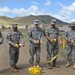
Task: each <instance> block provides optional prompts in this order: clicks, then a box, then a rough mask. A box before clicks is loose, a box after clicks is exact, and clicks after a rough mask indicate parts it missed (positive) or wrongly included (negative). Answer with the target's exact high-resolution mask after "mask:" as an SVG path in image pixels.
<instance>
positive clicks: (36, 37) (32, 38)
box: [28, 20, 44, 66]
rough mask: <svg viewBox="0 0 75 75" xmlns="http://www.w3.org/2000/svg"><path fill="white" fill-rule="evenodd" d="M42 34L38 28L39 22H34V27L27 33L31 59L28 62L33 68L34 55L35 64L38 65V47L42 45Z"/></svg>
mask: <svg viewBox="0 0 75 75" xmlns="http://www.w3.org/2000/svg"><path fill="white" fill-rule="evenodd" d="M43 38H44V37H43V32H42V29H41V28H40V27H39V20H34V26H33V27H31V28H30V30H29V32H28V39H29V42H30V45H29V52H30V55H31V58H30V60H29V62H30V63H31V65H32V66H33V62H34V54H36V63H37V65H39V63H40V45H41V44H42V43H43Z"/></svg>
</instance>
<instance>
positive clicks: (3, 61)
mask: <svg viewBox="0 0 75 75" xmlns="http://www.w3.org/2000/svg"><path fill="white" fill-rule="evenodd" d="M2 33H3V37H4V43H3V44H2V45H1V46H0V75H31V74H29V72H28V68H29V67H30V64H29V55H28V53H27V50H28V40H27V37H26V38H25V42H26V46H25V47H24V48H20V55H19V61H18V64H17V65H18V66H19V67H20V68H21V69H20V70H19V72H18V73H12V72H11V71H10V65H9V49H8V44H7V41H6V36H7V33H8V30H3V31H2ZM23 34H24V33H23ZM57 62H58V64H59V65H60V68H54V67H53V69H52V70H49V69H47V68H46V47H45V46H44V47H42V49H41V66H42V67H43V69H44V70H45V71H46V72H45V73H42V74H41V75H75V70H74V69H73V68H72V66H71V67H69V68H66V67H65V64H66V60H65V58H64V57H63V56H59V57H58V61H57Z"/></svg>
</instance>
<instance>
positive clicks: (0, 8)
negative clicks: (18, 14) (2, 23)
mask: <svg viewBox="0 0 75 75" xmlns="http://www.w3.org/2000/svg"><path fill="white" fill-rule="evenodd" d="M0 12H1V13H2V12H3V13H8V12H10V9H9V8H8V7H7V6H4V7H0Z"/></svg>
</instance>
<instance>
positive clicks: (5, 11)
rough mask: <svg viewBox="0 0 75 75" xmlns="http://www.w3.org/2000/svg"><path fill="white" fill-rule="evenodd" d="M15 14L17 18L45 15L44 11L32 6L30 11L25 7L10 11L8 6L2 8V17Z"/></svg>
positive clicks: (0, 11) (0, 13) (0, 8)
mask: <svg viewBox="0 0 75 75" xmlns="http://www.w3.org/2000/svg"><path fill="white" fill-rule="evenodd" d="M6 14H13V15H16V16H28V15H31V14H32V15H45V14H47V13H45V11H44V9H39V8H38V6H36V5H32V6H30V7H29V8H28V9H25V8H23V7H21V8H14V9H10V8H8V7H7V6H4V7H0V15H2V16H3V15H6Z"/></svg>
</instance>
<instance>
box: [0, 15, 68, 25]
mask: <svg viewBox="0 0 75 75" xmlns="http://www.w3.org/2000/svg"><path fill="white" fill-rule="evenodd" d="M52 18H54V17H52V16H49V15H39V16H33V15H29V16H26V17H15V18H9V17H6V16H0V24H2V25H11V24H12V23H13V22H16V23H18V24H19V25H32V24H33V22H34V20H35V19H38V20H39V21H40V24H50V22H51V19H52ZM57 24H59V25H67V24H68V23H66V22H63V21H60V20H58V19H57Z"/></svg>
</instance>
